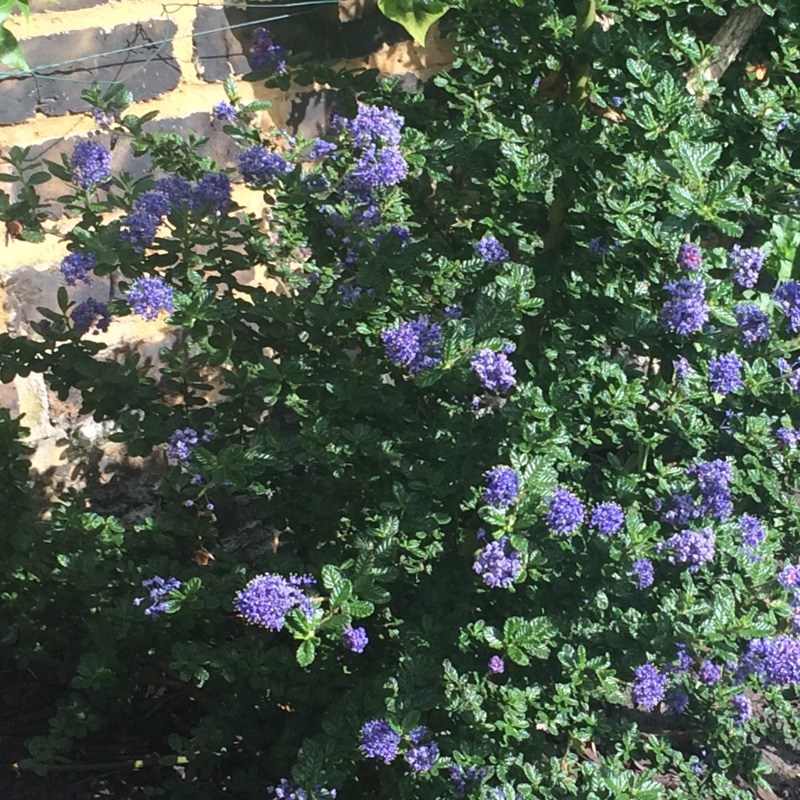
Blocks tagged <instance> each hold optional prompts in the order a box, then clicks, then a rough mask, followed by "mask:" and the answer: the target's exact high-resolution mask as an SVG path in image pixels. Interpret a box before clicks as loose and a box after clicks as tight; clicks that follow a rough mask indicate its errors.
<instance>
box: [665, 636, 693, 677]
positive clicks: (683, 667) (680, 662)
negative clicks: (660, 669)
mask: <svg viewBox="0 0 800 800" xmlns="http://www.w3.org/2000/svg"><path fill="white" fill-rule="evenodd" d="M675 647H676V649H677V651H678V654H677V656H676V657H675V660H676V661H677V664H675V665H674V666H671V667H670V668H669V669H668V670H667V672H676V673H681V672H688V671H689V670H690V669H691V668H692V666H693V664H694V660H693V659H692V657H691V656H690V655H689V653H687V652H686V645H685V644H683V643H682V642H679V643H678V644H677V645H676V646H675Z"/></svg>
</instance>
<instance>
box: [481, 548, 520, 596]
mask: <svg viewBox="0 0 800 800" xmlns="http://www.w3.org/2000/svg"><path fill="white" fill-rule="evenodd" d="M472 568H473V570H474V571H475V572H476V573H477V574H478V575H480V576H481V577H482V578H483V582H484V583H485V584H486V585H487V586H491V587H493V588H496V587H500V588H502V589H507V588H508V587H509V586H511V584H512V583H514V580H515V579H516V577H517V576H518V575H519V573H520V572H521V571H522V558H521V556H520V553H519V552H518V551H517V550H514V548H513V547H511V542H510V541H509V538H508V536H501V537H500V538H499V539H496V540H495V541H493V542H489V544H487V545H486V546H485V547H484V548H483V549H482V550H481V551H480V553H478V556H477V557H476V559H475V563H474V565H473V567H472Z"/></svg>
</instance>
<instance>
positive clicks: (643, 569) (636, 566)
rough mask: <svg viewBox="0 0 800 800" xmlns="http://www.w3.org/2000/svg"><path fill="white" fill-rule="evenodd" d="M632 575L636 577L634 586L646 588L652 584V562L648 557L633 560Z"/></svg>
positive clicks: (653, 577)
mask: <svg viewBox="0 0 800 800" xmlns="http://www.w3.org/2000/svg"><path fill="white" fill-rule="evenodd" d="M633 575H634V576H635V577H636V586H637V588H639V589H648V588H649V587H650V586H652V585H653V581H654V580H655V575H654V573H653V562H652V561H651V560H650V559H649V558H640V559H638V560H637V561H634V562H633Z"/></svg>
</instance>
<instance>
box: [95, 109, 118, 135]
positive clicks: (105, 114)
mask: <svg viewBox="0 0 800 800" xmlns="http://www.w3.org/2000/svg"><path fill="white" fill-rule="evenodd" d="M89 113H90V114H91V115H92V117H93V119H94V121H95V123H96V124H97V127H98V128H102V129H103V130H104V131H107V130H108V129H109V128H110V127H111V126H112V125H113V124H114V123H115V122H116V121H117V120H118V119H119V111H105V110H104V109H102V108H98V107H97V106H92V107H91V108H90V109H89Z"/></svg>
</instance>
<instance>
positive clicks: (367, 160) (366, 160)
mask: <svg viewBox="0 0 800 800" xmlns="http://www.w3.org/2000/svg"><path fill="white" fill-rule="evenodd" d="M407 174H408V163H407V162H406V160H405V158H404V156H403V153H402V151H401V150H400V148H399V147H398V146H397V145H393V144H392V145H385V146H383V147H382V148H381V149H380V150H376V147H375V145H370V146H369V147H368V148H367V149H366V150H365V151H364V154H363V155H362V156H361V157H360V158H359V159H358V161H357V162H356V164H355V167H354V168H353V173H352V179H353V185H352V187H349V188H350V189H351V191H352V190H353V189H355V191H356V194H359V193H360V192H362V191H364V189H363V188H361V187H371V188H376V189H377V188H381V187H386V188H388V187H389V186H396V185H397V184H398V183H400V182H401V181H402V180H404V179H405V177H406V175H407Z"/></svg>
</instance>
